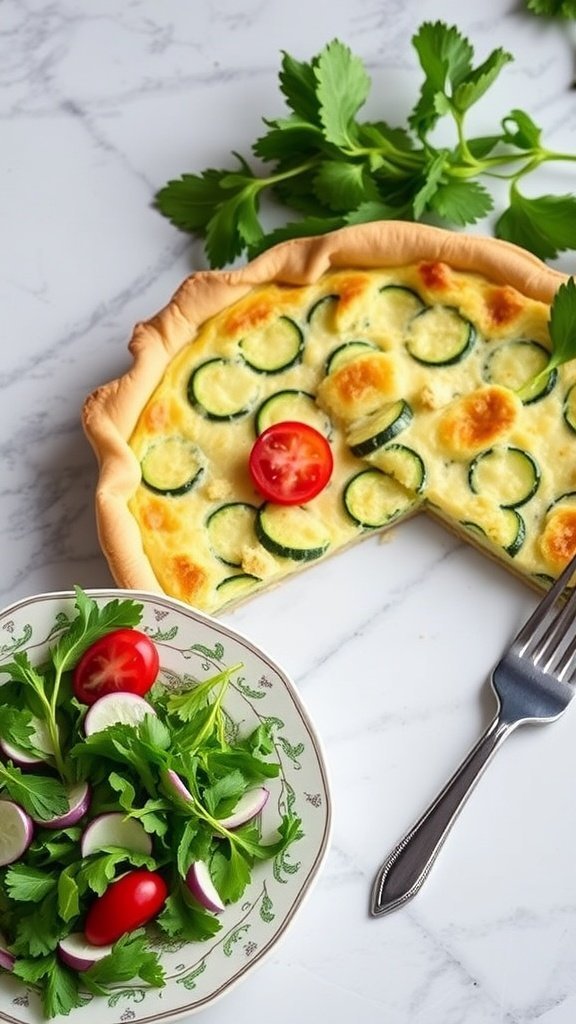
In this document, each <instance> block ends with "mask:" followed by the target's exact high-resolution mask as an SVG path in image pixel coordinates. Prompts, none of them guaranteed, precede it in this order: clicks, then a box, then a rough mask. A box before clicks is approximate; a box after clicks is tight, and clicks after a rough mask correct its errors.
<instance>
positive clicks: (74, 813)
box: [32, 782, 90, 828]
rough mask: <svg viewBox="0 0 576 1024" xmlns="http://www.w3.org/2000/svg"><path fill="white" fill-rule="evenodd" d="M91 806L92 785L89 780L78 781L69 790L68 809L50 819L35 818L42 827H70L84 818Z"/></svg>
mask: <svg viewBox="0 0 576 1024" xmlns="http://www.w3.org/2000/svg"><path fill="white" fill-rule="evenodd" d="M89 806H90V787H89V785H88V783H87V782H78V783H77V784H76V785H75V786H72V787H71V788H70V789H69V790H68V810H67V811H65V812H64V814H58V815H57V816H56V817H54V818H49V819H48V821H42V820H41V819H40V818H33V819H32V820H33V821H35V822H36V824H37V825H41V826H42V828H68V827H69V826H70V825H75V824H76V822H77V821H80V818H83V817H84V815H85V814H86V811H87V810H88V808H89Z"/></svg>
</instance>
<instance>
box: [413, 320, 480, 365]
mask: <svg viewBox="0 0 576 1024" xmlns="http://www.w3.org/2000/svg"><path fill="white" fill-rule="evenodd" d="M475 339H476V330H475V328H474V326H473V325H472V324H471V323H470V321H469V320H466V319H465V318H464V317H463V316H461V315H460V313H459V312H458V310H457V309H454V307H453V306H431V307H428V308H427V309H424V310H423V311H422V312H421V313H419V314H418V315H417V316H415V317H414V319H413V320H412V322H411V324H410V331H409V334H408V336H407V339H406V348H407V350H408V352H409V353H410V355H411V356H412V358H413V359H415V360H416V362H417V363H423V364H424V365H425V366H452V365H453V364H454V363H459V362H460V361H461V360H462V359H464V357H465V356H467V355H468V353H469V352H470V350H471V348H472V346H473V345H474V341H475Z"/></svg>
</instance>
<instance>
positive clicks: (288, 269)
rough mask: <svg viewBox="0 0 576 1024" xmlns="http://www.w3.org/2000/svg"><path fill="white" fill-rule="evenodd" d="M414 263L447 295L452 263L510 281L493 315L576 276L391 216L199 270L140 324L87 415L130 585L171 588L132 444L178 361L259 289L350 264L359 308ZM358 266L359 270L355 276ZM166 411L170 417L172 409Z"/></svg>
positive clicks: (522, 254)
mask: <svg viewBox="0 0 576 1024" xmlns="http://www.w3.org/2000/svg"><path fill="white" fill-rule="evenodd" d="M411 263H419V264H420V271H419V272H420V277H421V279H422V280H423V282H424V283H425V284H426V286H427V287H428V288H429V289H431V290H433V291H435V292H436V293H437V294H438V295H441V294H442V291H443V289H445V287H446V283H447V279H448V278H449V275H450V268H455V269H459V270H463V271H470V272H476V273H478V274H481V275H484V276H486V277H487V278H489V279H491V280H492V281H493V282H495V284H496V285H501V286H502V289H500V290H499V289H496V292H495V296H496V297H495V298H494V300H493V302H492V304H491V306H490V308H489V311H488V315H489V316H490V317H491V318H492V319H494V318H495V317H496V318H498V317H502V316H504V318H505V319H506V318H509V317H510V316H512V315H513V306H514V304H513V302H512V299H511V297H510V296H511V293H509V292H508V291H507V289H512V288H514V289H518V291H519V292H521V293H522V294H523V295H526V296H528V297H529V298H533V299H536V300H538V301H541V302H545V303H550V302H551V301H552V299H553V296H554V294H555V292H556V290H557V288H558V286H559V285H560V284H561V283H562V281H564V280H565V279H566V275H563V274H561V273H559V272H558V271H555V270H551V269H550V268H548V267H546V266H545V265H544V264H543V263H542V262H541V261H540V260H538V259H537V258H536V257H535V256H532V255H531V254H529V253H527V252H526V251H524V250H522V249H519V248H518V247H516V246H514V245H512V244H510V243H507V242H500V241H497V240H495V239H491V238H483V237H480V236H470V235H464V234H459V233H456V232H448V231H444V230H442V229H440V228H434V227H429V226H424V225H415V224H409V223H405V222H397V221H384V222H377V223H372V224H366V225H362V226H358V227H351V228H344V229H342V230H341V231H337V232H334V233H332V234H329V235H325V236H323V237H320V238H313V239H295V240H292V241H289V242H286V243H284V244H282V245H280V246H277V247H275V248H274V249H271V250H269V251H268V252H266V253H264V254H263V255H262V256H260V257H258V259H256V260H254V261H252V262H251V263H249V264H247V265H246V266H245V267H242V268H240V269H237V270H231V271H203V272H200V273H197V274H193V275H192V276H191V277H189V278H188V279H187V280H186V281H184V283H183V284H182V285H181V286H180V288H179V289H178V290H177V292H176V293H175V295H174V296H173V298H172V299H171V301H170V302H169V303H168V305H167V306H166V307H165V308H164V309H162V310H161V311H160V312H159V313H158V314H157V315H156V316H154V317H152V319H150V320H149V321H147V322H144V323H140V324H138V325H137V326H136V327H135V329H134V333H133V335H132V339H131V341H130V344H129V348H130V351H131V353H132V356H133V359H134V364H133V366H132V368H131V369H130V371H129V372H128V373H126V374H125V375H124V376H123V377H121V378H120V379H118V380H115V381H111V382H110V383H109V384H106V385H104V386H103V387H101V388H99V389H98V390H97V391H95V392H94V393H93V394H92V395H90V396H89V397H88V398H87V400H86V403H85V405H84V409H83V417H82V420H83V426H84V429H85V432H86V435H87V437H88V439H89V441H90V443H91V444H92V446H93V448H94V451H95V453H96V457H97V459H98V463H99V467H100V472H99V479H98V484H97V488H96V518H97V526H98V533H99V538H100V542H101V546H102V549H103V552H104V554H105V556H106V558H107V560H108V563H109V565H110V569H111V571H112V574H113V576H114V578H115V579H116V581H117V583H118V584H119V585H120V586H125V587H135V588H144V589H149V590H161V589H162V588H161V587H160V584H159V582H158V580H157V578H156V576H155V574H154V572H153V570H152V567H151V565H150V563H149V561H148V559H147V557H146V556H145V554H144V551H143V546H142V539H141V535H140V530H139V527H138V524H137V522H136V520H135V518H134V517H133V515H132V513H131V512H130V511H129V508H128V501H129V499H130V497H131V495H132V494H133V493H134V491H135V490H136V488H137V486H138V483H139V481H140V469H139V465H138V462H137V460H136V458H135V455H134V453H133V452H132V451H131V449H130V447H129V445H128V443H127V442H128V439H129V437H130V436H131V434H132V432H133V430H134V428H135V426H136V422H137V419H138V416H139V414H140V412H141V410H142V408H143V407H144V405H145V403H146V402H147V400H148V399H149V397H150V395H151V394H152V392H153V390H154V389H155V387H156V385H157V384H158V383H159V381H160V380H161V378H162V375H163V373H164V370H165V369H166V367H167V365H168V363H169V362H170V361H171V360H172V358H173V357H174V356H175V355H176V354H177V353H178V352H179V351H180V350H181V349H182V348H183V347H184V346H185V345H187V344H188V343H189V342H190V341H192V340H193V339H194V338H195V336H196V334H197V332H198V329H199V328H200V326H201V325H202V324H203V323H204V322H205V321H206V320H207V319H209V318H210V317H212V316H213V315H215V314H216V313H218V312H220V311H221V310H222V309H224V308H226V307H228V306H230V305H231V304H232V303H234V302H236V301H238V300H239V299H242V298H243V297H245V296H247V295H248V294H249V293H250V291H251V290H252V289H253V288H254V287H256V286H259V285H268V284H270V282H277V283H278V284H279V285H282V286H286V285H287V286H294V285H302V284H308V283H311V282H313V281H315V280H317V279H318V278H319V277H320V276H321V275H322V274H323V273H325V272H327V271H328V270H331V269H338V268H342V269H343V270H344V269H346V268H348V271H349V273H348V274H347V277H348V285H347V286H346V285H343V287H347V289H348V291H347V292H346V294H347V299H348V302H349V303H350V304H352V303H353V301H355V297H357V295H358V292H359V290H360V291H361V288H362V286H363V285H362V279H363V275H362V269H363V268H375V267H387V266H399V265H403V264H411ZM350 268H355V270H354V272H353V273H352V272H350ZM267 308H269V307H266V304H264V306H262V305H259V304H258V301H257V300H256V301H255V305H254V306H252V305H251V302H249V303H248V306H247V312H246V313H245V315H246V316H249V317H250V318H251V322H258V318H263V319H264V320H265V318H266V315H267ZM254 318H256V321H255V319H254ZM240 328H241V324H240V325H239V324H237V323H234V321H232V322H231V324H230V325H229V329H230V331H234V330H238V329H240ZM157 413H158V415H159V416H161V415H162V410H161V409H159V410H158V411H157ZM188 570H190V571H192V569H191V568H190V566H187V567H182V571H186V573H188V575H189V572H188ZM197 582H198V581H197ZM195 585H196V584H195ZM198 585H201V584H200V583H198Z"/></svg>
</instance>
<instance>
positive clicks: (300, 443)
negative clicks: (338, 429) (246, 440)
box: [248, 420, 334, 505]
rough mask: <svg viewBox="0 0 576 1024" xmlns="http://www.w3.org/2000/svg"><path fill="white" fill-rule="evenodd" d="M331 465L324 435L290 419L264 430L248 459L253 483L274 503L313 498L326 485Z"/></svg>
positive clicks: (300, 502)
mask: <svg viewBox="0 0 576 1024" xmlns="http://www.w3.org/2000/svg"><path fill="white" fill-rule="evenodd" d="M333 465H334V461H333V458H332V450H331V448H330V445H329V444H328V441H327V440H326V438H325V437H324V435H323V434H321V433H320V432H319V431H318V430H315V429H314V427H311V426H309V424H308V423H299V422H296V421H293V420H286V421H284V422H283V423H273V424H272V426H271V427H268V428H267V429H266V430H264V431H263V432H262V433H261V434H260V436H259V438H258V439H257V441H256V443H255V444H254V446H253V448H252V451H251V452H250V459H249V462H248V466H249V469H250V474H251V476H252V480H253V482H254V486H255V487H256V488H257V489H258V490H259V491H260V493H261V494H262V495H263V496H264V497H265V498H266V499H267V500H268V501H273V502H276V504H278V505H302V504H304V503H305V502H307V501H310V500H311V499H312V498H315V497H316V495H317V494H319V493H320V491H322V490H323V489H324V487H326V484H327V483H328V481H329V479H330V477H331V475H332V468H333Z"/></svg>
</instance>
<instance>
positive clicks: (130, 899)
mask: <svg viewBox="0 0 576 1024" xmlns="http://www.w3.org/2000/svg"><path fill="white" fill-rule="evenodd" d="M167 896H168V887H167V885H166V882H165V881H164V879H163V878H162V876H161V875H158V874H157V873H156V872H155V871H146V870H145V869H144V868H142V869H141V870H137V871H129V872H128V873H127V874H126V875H122V877H121V878H118V879H117V880H116V881H115V882H112V884H111V885H109V886H108V888H107V889H106V891H105V892H104V894H103V895H102V896H98V898H97V899H95V900H94V903H93V904H92V906H91V907H90V909H89V911H88V914H87V917H86V924H85V925H84V935H85V936H86V939H87V940H88V942H91V943H92V945H93V946H106V945H108V943H110V942H116V941H117V939H119V938H120V936H121V935H125V934H126V932H132V931H134V929H135V928H141V927H142V925H144V924H146V923H147V921H151V920H152V918H153V917H156V914H158V913H159V912H160V910H161V909H162V907H163V906H164V903H165V901H166V897H167Z"/></svg>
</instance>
